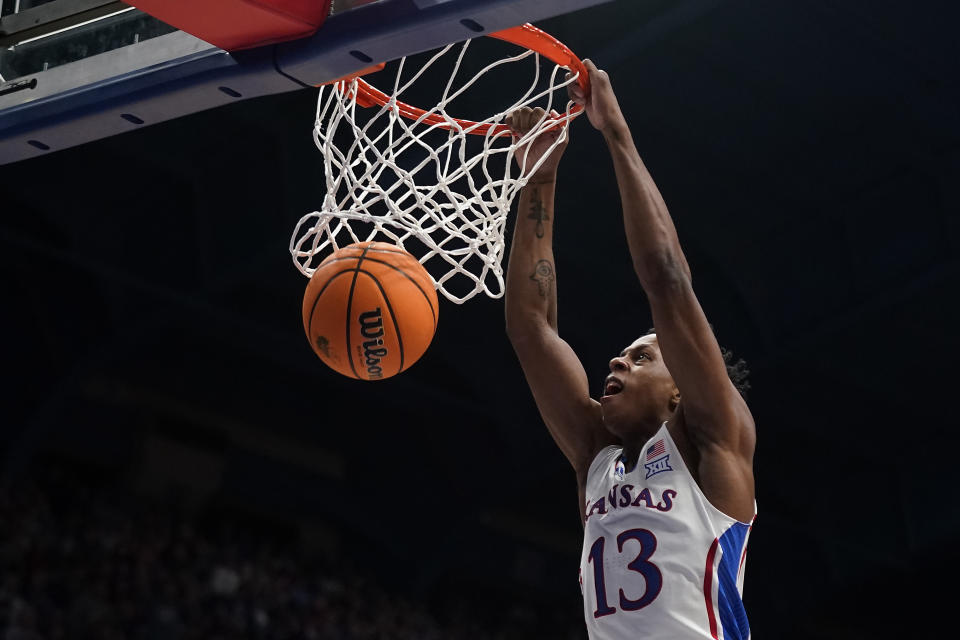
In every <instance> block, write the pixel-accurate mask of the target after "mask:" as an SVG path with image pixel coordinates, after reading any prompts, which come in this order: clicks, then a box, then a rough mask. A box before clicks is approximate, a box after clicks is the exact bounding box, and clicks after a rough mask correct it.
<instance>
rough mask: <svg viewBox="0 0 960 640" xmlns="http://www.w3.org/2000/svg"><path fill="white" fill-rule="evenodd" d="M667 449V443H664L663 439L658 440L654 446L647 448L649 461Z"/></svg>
mask: <svg viewBox="0 0 960 640" xmlns="http://www.w3.org/2000/svg"><path fill="white" fill-rule="evenodd" d="M666 450H667V448H666V445H664V444H663V440H662V439H660V440H657V441H656V442H654V443H653V445H652V446H650V447H648V448H647V462H650V461H651V460H653V459H654V458H656V457H657V456H662V455H663V454H664V453H665V452H666Z"/></svg>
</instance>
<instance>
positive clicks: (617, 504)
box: [580, 424, 752, 640]
mask: <svg viewBox="0 0 960 640" xmlns="http://www.w3.org/2000/svg"><path fill="white" fill-rule="evenodd" d="M586 496H587V498H586V505H585V506H586V509H585V512H586V523H585V528H584V539H583V552H582V554H581V558H580V585H581V589H582V591H583V607H584V616H585V618H586V621H587V630H588V633H589V635H590V638H591V640H637V639H640V638H657V639H666V638H669V639H670V640H687V639H690V640H693V639H697V640H700V639H705V638H714V639H716V640H747V639H748V638H749V637H750V626H749V624H748V623H747V615H746V612H745V611H744V608H743V601H742V599H741V597H742V593H743V571H744V565H745V561H746V553H747V538H748V536H749V534H750V529H751V526H752V523H745V522H739V521H737V520H735V519H734V518H731V517H729V516H727V515H726V514H724V513H722V512H720V511H719V510H718V509H716V508H715V507H714V506H713V505H711V504H710V503H709V502H708V501H707V499H706V498H705V497H704V495H703V493H702V492H701V491H700V488H699V487H698V486H697V483H696V481H695V480H694V479H693V476H692V475H690V472H689V471H688V470H687V467H686V465H684V463H683V460H682V459H681V458H680V452H679V451H678V450H677V447H676V445H675V444H674V442H673V440H672V438H671V437H670V433H669V432H668V430H667V427H666V424H664V425H663V426H662V427H661V428H660V430H659V431H658V432H657V434H656V435H655V436H654V437H653V438H651V439H650V440H648V441H647V443H646V445H645V446H644V448H643V453H641V454H640V459H639V461H637V464H636V466H635V467H634V468H633V469H629V470H628V466H625V465H624V461H623V460H622V449H621V448H619V447H613V446H611V447H607V448H605V449H603V450H602V451H601V452H600V453H599V454H597V457H596V458H595V459H594V460H593V463H592V464H591V465H590V470H589V472H588V474H587V486H586Z"/></svg>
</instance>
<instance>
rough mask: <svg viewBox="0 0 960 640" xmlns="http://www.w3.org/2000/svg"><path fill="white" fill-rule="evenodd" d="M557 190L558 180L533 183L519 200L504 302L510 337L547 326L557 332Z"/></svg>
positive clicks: (525, 188) (526, 188)
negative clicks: (555, 253)
mask: <svg viewBox="0 0 960 640" xmlns="http://www.w3.org/2000/svg"><path fill="white" fill-rule="evenodd" d="M555 187H556V179H555V178H552V179H538V180H537V181H536V182H534V181H531V182H530V183H528V184H527V186H526V187H524V188H523V190H522V191H521V192H520V196H519V198H518V203H517V218H516V222H515V224H514V229H513V241H512V242H511V244H510V258H509V263H508V265H507V291H506V300H505V310H506V321H507V333H508V334H510V335H511V336H513V337H519V336H520V335H522V334H523V333H524V332H526V331H529V330H531V329H534V328H536V327H537V326H538V325H542V323H544V322H545V323H546V324H547V325H548V326H550V327H552V328H553V329H554V330H556V328H557V288H556V271H555V269H554V261H553V199H554V190H555Z"/></svg>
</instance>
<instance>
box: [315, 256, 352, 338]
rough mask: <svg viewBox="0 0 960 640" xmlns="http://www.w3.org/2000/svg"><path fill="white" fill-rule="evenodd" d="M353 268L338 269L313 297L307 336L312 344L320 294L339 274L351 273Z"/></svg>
mask: <svg viewBox="0 0 960 640" xmlns="http://www.w3.org/2000/svg"><path fill="white" fill-rule="evenodd" d="M351 271H353V269H344V270H343V271H338V272H336V273H335V274H333V275H332V276H330V278H329V279H328V280H327V281H326V282H325V283H324V284H323V288H322V289H320V291H319V292H317V295H316V296H315V297H314V298H313V308H312V309H311V310H310V319H309V320H308V321H307V338H308V339H309V340H310V345H311V346H313V317H314V315H316V313H317V305H318V304H319V303H320V296H322V295H323V292H324V291H326V290H327V287H329V286H330V284H331V283H332V282H333V281H334V280H336V279H337V277H338V276H342V275H343V274H345V273H350V272H351Z"/></svg>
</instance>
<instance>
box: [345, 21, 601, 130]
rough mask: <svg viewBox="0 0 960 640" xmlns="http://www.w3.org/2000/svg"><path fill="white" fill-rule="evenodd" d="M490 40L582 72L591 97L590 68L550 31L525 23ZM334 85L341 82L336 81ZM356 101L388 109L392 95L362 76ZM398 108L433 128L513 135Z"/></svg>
mask: <svg viewBox="0 0 960 640" xmlns="http://www.w3.org/2000/svg"><path fill="white" fill-rule="evenodd" d="M488 37H490V38H497V39H498V40H504V41H506V42H512V43H513V44H516V45H519V46H521V47H525V48H527V49H530V50H532V51H536V52H537V53H539V54H540V55H542V56H544V57H546V58H547V59H549V60H552V61H553V62H555V63H556V64H558V65H560V66H561V67H567V68H568V69H570V70H571V71H573V72H574V73H579V74H580V75H579V77H578V78H577V84H579V85H580V88H582V89H583V93H584V95H589V93H590V80H589V75H588V74H587V69H586V67H584V66H583V62H581V61H580V58H578V57H577V56H576V55H575V54H574V53H573V51H570V49H569V48H568V47H567V46H566V45H565V44H563V43H562V42H560V41H559V40H557V39H556V38H554V37H553V36H551V35H550V34H549V33H547V32H546V31H543V30H541V29H538V28H536V27H535V26H533V25H532V24H522V25H520V26H518V27H511V28H510V29H504V30H503V31H497V32H496V33H491V34H488ZM374 70H376V69H364V71H365V72H368V73H369V72H370V71H374ZM361 73H363V72H361ZM334 82H337V81H336V80H335V81H334ZM356 100H357V104H358V105H360V106H361V107H372V106H374V105H380V106H384V105H386V104H387V103H389V102H390V96H388V95H387V94H385V93H384V92H382V91H380V90H379V89H377V88H376V87H374V86H372V85H371V84H370V83H369V82H367V81H366V80H364V79H362V78H359V77H358V78H357V95H356ZM396 107H397V112H398V113H399V114H400V115H402V116H403V117H404V118H407V119H409V120H419V119H421V118H422V122H425V123H427V124H429V125H436V126H438V127H440V128H443V129H454V128H456V127H454V126H453V125H451V124H450V120H453V122H455V123H457V125H459V126H460V127H462V128H464V129H470V133H473V134H476V135H483V136H485V135H493V136H499V135H502V134H504V133H509V132H510V127H508V126H507V125H505V124H497V125H494V124H478V123H476V122H474V121H473V120H461V119H460V118H450V119H447V118H443V117H442V116H440V115H438V114H436V113H430V114H429V115H427V114H428V113H429V112H427V111H424V110H423V109H420V108H418V107H414V106H412V105H409V104H407V103H406V102H399V101H398V102H397V103H396ZM581 111H583V107H582V106H581V105H578V104H576V105H574V106H573V109H571V110H570V115H576V114H578V113H580V112H581ZM491 130H492V131H491Z"/></svg>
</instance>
